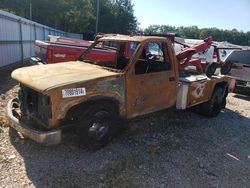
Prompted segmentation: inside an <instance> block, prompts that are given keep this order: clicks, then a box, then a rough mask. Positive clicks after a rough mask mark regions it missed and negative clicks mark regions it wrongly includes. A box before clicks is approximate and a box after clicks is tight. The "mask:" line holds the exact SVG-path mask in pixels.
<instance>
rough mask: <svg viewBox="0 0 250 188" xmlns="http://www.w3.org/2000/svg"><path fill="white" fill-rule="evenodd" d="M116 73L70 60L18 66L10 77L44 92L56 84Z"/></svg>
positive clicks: (56, 85)
mask: <svg viewBox="0 0 250 188" xmlns="http://www.w3.org/2000/svg"><path fill="white" fill-rule="evenodd" d="M118 74H119V73H116V72H111V71H109V70H106V69H103V68H101V67H98V66H96V65H92V64H88V63H83V62H75V61H72V62H66V63H58V64H48V65H35V66H30V67H23V68H19V69H16V70H14V71H13V72H12V73H11V77H12V78H13V79H15V80H17V81H18V82H20V83H22V84H24V85H26V86H27V87H30V88H32V89H34V90H36V91H38V92H44V91H47V90H50V89H52V88H55V87H58V86H63V85H67V84H71V83H78V82H84V81H89V80H93V79H96V78H103V77H107V76H113V75H118Z"/></svg>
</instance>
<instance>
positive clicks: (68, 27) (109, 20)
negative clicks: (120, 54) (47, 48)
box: [0, 0, 250, 46]
mask: <svg viewBox="0 0 250 188" xmlns="http://www.w3.org/2000/svg"><path fill="white" fill-rule="evenodd" d="M30 5H31V6H32V14H31V15H30ZM96 7H97V0H0V9H2V10H6V11H9V12H11V13H14V14H16V15H19V16H22V17H25V18H27V19H29V18H30V16H31V17H32V20H33V21H36V22H38V23H41V24H44V25H48V26H50V27H53V28H56V29H60V30H63V31H66V32H73V33H83V34H84V36H88V35H89V36H91V35H93V34H94V33H95V23H96V11H97V9H96ZM99 10H100V11H99V24H98V32H102V33H120V34H131V33H137V32H141V29H139V23H138V21H137V18H136V17H135V15H134V7H133V4H132V2H131V0H99ZM143 32H144V33H167V32H173V33H177V35H178V36H181V37H184V38H193V39H204V38H206V37H207V36H212V37H213V39H214V40H216V41H228V42H230V43H234V44H238V45H247V46H250V32H243V31H238V30H237V29H233V30H222V29H217V28H198V27H197V26H190V27H182V26H181V27H175V26H170V25H151V26H149V27H148V28H146V29H145V30H144V31H143Z"/></svg>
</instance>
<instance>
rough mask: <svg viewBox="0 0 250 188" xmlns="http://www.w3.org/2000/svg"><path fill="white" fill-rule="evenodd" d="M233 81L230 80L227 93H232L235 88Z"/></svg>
mask: <svg viewBox="0 0 250 188" xmlns="http://www.w3.org/2000/svg"><path fill="white" fill-rule="evenodd" d="M235 83H236V81H235V79H231V81H230V84H229V92H230V93H232V92H233V91H234V88H235Z"/></svg>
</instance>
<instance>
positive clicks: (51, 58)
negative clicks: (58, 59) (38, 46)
mask: <svg viewBox="0 0 250 188" xmlns="http://www.w3.org/2000/svg"><path fill="white" fill-rule="evenodd" d="M52 61H53V51H52V50H50V49H47V62H48V63H51V62H52Z"/></svg>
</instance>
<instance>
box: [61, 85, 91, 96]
mask: <svg viewBox="0 0 250 188" xmlns="http://www.w3.org/2000/svg"><path fill="white" fill-rule="evenodd" d="M84 95H86V89H85V88H84V87H81V88H70V89H63V90H62V97H63V98H69V97H79V96H84Z"/></svg>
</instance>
